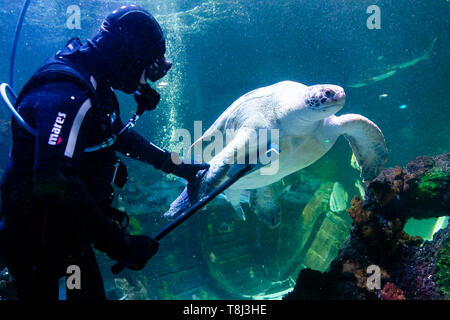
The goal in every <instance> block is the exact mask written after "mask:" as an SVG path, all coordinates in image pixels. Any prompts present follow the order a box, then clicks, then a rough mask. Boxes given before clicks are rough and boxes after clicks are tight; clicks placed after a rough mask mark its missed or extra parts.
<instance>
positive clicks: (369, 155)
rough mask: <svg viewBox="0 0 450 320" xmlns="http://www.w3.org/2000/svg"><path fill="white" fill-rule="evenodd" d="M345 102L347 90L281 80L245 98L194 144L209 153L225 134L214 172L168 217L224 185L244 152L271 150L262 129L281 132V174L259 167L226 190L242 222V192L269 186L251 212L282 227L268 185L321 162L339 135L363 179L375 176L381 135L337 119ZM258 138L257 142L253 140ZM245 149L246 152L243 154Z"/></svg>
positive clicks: (349, 118)
mask: <svg viewBox="0 0 450 320" xmlns="http://www.w3.org/2000/svg"><path fill="white" fill-rule="evenodd" d="M344 103H345V92H344V90H343V89H342V88H341V87H339V86H336V85H330V84H321V85H312V86H306V85H304V84H301V83H298V82H293V81H282V82H279V83H276V84H273V85H270V86H267V87H262V88H259V89H256V90H253V91H251V92H249V93H247V94H245V95H243V96H242V97H240V98H239V99H238V100H236V101H235V102H234V103H233V104H232V105H231V106H230V107H228V108H227V109H226V110H225V111H224V112H223V113H222V115H221V116H220V117H219V118H218V119H217V120H216V121H215V122H214V124H213V125H212V126H211V127H210V128H209V129H208V130H207V131H206V132H205V133H204V134H203V136H202V137H201V138H200V139H198V140H197V141H196V142H195V143H194V144H193V145H192V146H191V148H193V150H195V149H197V148H198V147H199V146H201V144H202V143H203V144H206V148H205V149H204V150H205V151H206V149H207V148H208V146H209V147H210V146H211V144H212V143H213V142H212V141H211V140H212V137H214V138H215V139H214V143H217V140H218V137H220V136H227V140H226V142H225V144H224V148H223V149H222V150H221V151H220V152H216V154H215V155H214V156H213V158H212V159H211V160H210V161H209V164H210V168H209V169H208V170H207V171H204V172H199V173H198V175H197V177H196V179H195V181H193V182H191V183H189V184H188V185H187V187H186V188H185V190H184V191H183V192H182V194H180V195H179V197H178V198H177V199H176V200H175V201H174V202H172V204H171V205H170V208H169V210H168V211H167V212H166V213H165V214H164V216H165V217H166V218H168V219H171V218H175V217H176V216H178V215H179V214H180V213H181V212H182V211H183V210H185V209H186V208H188V207H190V206H191V205H192V204H194V203H195V202H197V201H198V200H199V199H200V198H201V197H203V196H204V195H206V194H207V193H208V192H210V191H211V190H213V189H214V188H215V187H217V186H218V185H219V184H220V183H222V182H223V181H224V180H225V179H226V178H227V172H228V171H229V169H230V167H231V164H232V163H235V162H236V160H237V156H238V155H241V156H242V154H245V155H246V157H247V158H246V159H247V161H249V159H250V158H252V159H254V158H255V157H256V152H259V150H261V149H263V150H267V147H268V145H269V143H272V142H273V141H272V140H270V141H269V139H261V138H262V137H261V134H260V132H263V131H260V130H259V129H278V134H279V143H278V146H279V149H280V153H279V156H278V158H277V159H276V160H275V161H273V162H272V163H270V165H271V166H273V168H276V167H277V168H278V170H276V172H274V173H272V174H267V173H265V174H262V170H264V169H267V168H268V166H269V165H266V166H265V167H262V168H261V167H260V168H259V169H257V170H255V171H253V172H251V173H249V174H248V175H246V176H244V177H243V178H241V179H240V180H238V181H237V182H236V183H235V184H234V185H232V186H231V187H230V188H229V189H228V190H227V191H226V192H225V195H226V197H227V199H228V201H229V202H230V203H231V204H232V206H233V208H234V209H235V211H236V213H237V214H238V215H239V216H240V217H241V218H242V219H245V215H244V212H243V210H242V208H241V206H240V192H241V191H242V190H246V189H258V188H265V189H262V190H253V191H252V193H253V200H252V201H250V205H252V204H253V206H254V208H253V209H254V210H253V211H254V212H256V213H257V215H258V217H259V219H260V220H262V221H263V222H265V223H267V224H268V225H269V226H270V227H272V228H274V227H276V226H278V225H279V223H280V219H281V218H280V213H279V209H278V206H276V205H274V203H270V201H269V199H270V194H271V193H272V194H274V198H276V194H275V192H274V191H273V190H271V188H270V187H269V185H270V184H272V183H274V182H276V181H278V180H280V179H281V178H283V177H285V176H286V175H289V174H291V173H293V172H295V171H298V170H300V169H303V168H305V167H307V166H309V165H310V164H312V163H313V162H315V161H316V160H318V159H319V158H321V157H322V156H323V155H324V154H325V153H326V152H327V151H328V150H330V148H331V147H332V146H333V145H334V143H335V142H336V140H337V138H338V137H339V136H340V135H344V136H345V137H346V138H347V140H348V141H349V143H350V146H351V148H352V150H353V153H354V155H355V157H356V159H357V161H358V164H359V166H360V168H361V176H362V177H363V178H364V179H372V178H374V177H375V176H376V175H377V174H378V173H379V172H380V170H381V169H382V168H383V165H384V163H385V162H386V160H387V149H386V144H385V140H384V137H383V134H382V133H381V130H380V129H379V128H378V127H377V126H376V125H375V124H374V123H373V122H372V121H370V120H369V119H367V118H365V117H363V116H361V115H359V114H345V115H342V116H335V115H334V114H335V113H336V112H338V111H339V110H340V109H341V108H342V107H343V106H344ZM255 134H256V135H258V139H255ZM268 135H269V134H268ZM264 140H268V141H264ZM255 141H258V142H256V144H257V145H258V151H255V148H252V147H251V145H254V144H255ZM204 146H205V145H204ZM242 150H244V153H240V152H242ZM258 196H262V197H263V198H264V199H263V201H257V199H255V197H258ZM250 199H252V197H250ZM273 201H275V200H273Z"/></svg>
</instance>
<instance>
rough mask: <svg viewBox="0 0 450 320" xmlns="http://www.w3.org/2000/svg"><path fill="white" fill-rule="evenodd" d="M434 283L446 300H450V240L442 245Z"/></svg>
mask: <svg viewBox="0 0 450 320" xmlns="http://www.w3.org/2000/svg"><path fill="white" fill-rule="evenodd" d="M436 283H437V284H438V285H439V288H440V289H441V291H442V292H443V293H444V295H445V298H446V299H450V238H447V239H446V240H445V241H444V243H443V244H442V247H441V251H440V252H439V258H438V260H437V262H436Z"/></svg>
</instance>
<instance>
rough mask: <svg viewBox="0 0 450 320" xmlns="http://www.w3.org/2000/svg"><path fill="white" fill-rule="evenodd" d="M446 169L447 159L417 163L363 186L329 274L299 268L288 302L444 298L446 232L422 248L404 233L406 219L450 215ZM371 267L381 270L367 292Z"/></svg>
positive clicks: (448, 281)
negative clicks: (376, 283) (376, 282)
mask: <svg viewBox="0 0 450 320" xmlns="http://www.w3.org/2000/svg"><path fill="white" fill-rule="evenodd" d="M449 164H450V153H446V154H443V155H439V156H436V157H418V158H416V159H415V160H413V161H411V162H410V163H408V165H407V166H406V168H405V169H402V168H400V167H395V168H388V169H386V170H384V171H383V172H382V173H381V174H380V175H379V176H378V177H376V178H375V179H374V180H372V181H370V182H368V183H367V184H366V186H365V187H366V189H365V193H366V200H365V201H363V200H361V198H360V197H359V196H355V197H354V198H353V200H352V201H351V207H350V208H349V209H347V211H348V214H349V216H350V218H351V219H352V220H353V223H352V225H351V226H350V236H349V237H348V238H347V240H346V241H345V243H344V245H343V247H342V249H341V250H340V251H339V253H338V256H337V257H336V259H334V260H333V261H332V262H331V264H330V267H329V271H328V272H324V273H321V272H318V271H313V270H309V269H303V270H302V271H301V272H300V274H299V276H298V279H297V283H296V286H295V288H294V290H293V292H291V293H290V294H289V295H288V296H286V299H364V300H370V299H383V300H405V299H408V300H410V299H412V300H438V299H444V298H445V297H446V298H447V299H448V295H449V289H450V247H449V246H450V243H449V242H450V240H449V236H450V225H449V226H447V228H446V229H442V230H440V231H439V232H437V233H436V234H435V235H434V237H433V240H432V241H426V242H424V243H423V240H422V239H421V238H420V237H411V236H409V235H408V234H407V233H406V232H404V231H403V228H404V226H405V223H406V221H407V220H408V219H409V218H411V217H412V218H416V219H423V218H428V217H439V216H445V215H449V208H450V205H449V204H450V203H449V201H450V188H448V184H449V173H448V167H449ZM422 243H423V245H422ZM370 265H375V266H378V267H379V268H380V271H381V275H380V285H381V287H382V288H383V289H382V290H380V289H376V288H375V289H373V288H372V289H369V288H368V285H367V281H368V279H369V276H370V275H371V274H369V273H368V269H367V268H368V266H370ZM308 277H311V279H315V280H314V281H315V285H312V284H311V283H310V280H309V279H308Z"/></svg>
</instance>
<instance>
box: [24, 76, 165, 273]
mask: <svg viewBox="0 0 450 320" xmlns="http://www.w3.org/2000/svg"><path fill="white" fill-rule="evenodd" d="M37 89H39V90H34V91H33V92H32V93H30V94H28V97H26V98H25V99H24V100H23V104H28V105H32V106H33V108H34V109H35V112H34V114H35V119H34V120H35V121H34V122H35V127H36V128H35V130H36V132H37V138H36V149H35V166H34V186H33V187H34V188H33V189H34V194H35V196H36V198H37V201H38V202H39V203H40V204H41V205H43V206H45V209H46V212H51V213H53V214H54V215H55V216H56V217H57V219H59V221H60V222H61V223H64V224H65V225H66V226H67V228H69V230H70V231H73V234H74V235H76V237H75V238H78V240H80V243H84V242H86V243H89V242H94V245H95V247H96V248H97V249H99V250H101V251H103V252H105V253H107V254H108V255H109V256H110V257H111V258H113V259H115V260H121V261H124V262H125V263H126V264H127V265H130V266H134V267H135V268H141V267H143V266H144V265H145V263H146V262H147V260H148V259H150V257H151V256H152V255H153V254H154V253H155V252H156V251H155V248H156V249H157V244H156V245H155V244H154V242H152V239H150V240H149V239H147V238H148V237H144V238H142V237H141V238H134V237H133V236H129V235H128V233H127V232H126V231H125V229H123V228H121V227H120V226H119V225H118V224H117V223H116V222H114V221H112V220H111V219H110V218H109V217H107V216H105V215H104V213H103V211H102V210H101V208H100V206H99V204H98V203H97V201H96V200H95V199H94V198H93V197H92V195H91V194H90V193H89V192H88V190H87V189H86V187H85V185H84V184H83V182H82V180H81V179H80V173H81V171H80V166H79V163H80V156H81V154H82V153H83V152H84V148H85V147H86V146H85V141H86V136H87V134H89V133H91V134H92V133H95V132H97V125H98V119H97V118H96V116H95V113H92V112H90V110H91V109H90V108H91V105H90V100H89V97H88V95H87V91H86V90H83V89H81V88H79V87H77V86H76V85H74V84H72V83H58V84H54V85H49V86H42V87H39V88H37ZM66 92H67V94H65V93H66ZM75 241H77V239H74V242H75ZM136 247H145V248H146V250H145V251H143V252H138V251H136V250H135V249H133V248H136Z"/></svg>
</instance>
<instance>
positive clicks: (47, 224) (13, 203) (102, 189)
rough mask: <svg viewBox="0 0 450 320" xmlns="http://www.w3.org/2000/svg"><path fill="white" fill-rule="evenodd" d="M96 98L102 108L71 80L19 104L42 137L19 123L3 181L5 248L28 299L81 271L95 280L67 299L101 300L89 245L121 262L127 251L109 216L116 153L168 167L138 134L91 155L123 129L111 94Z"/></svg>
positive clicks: (46, 86) (103, 89)
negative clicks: (73, 267) (71, 268)
mask: <svg viewBox="0 0 450 320" xmlns="http://www.w3.org/2000/svg"><path fill="white" fill-rule="evenodd" d="M96 91H97V94H98V96H99V97H101V100H102V101H101V102H102V103H101V104H102V105H97V104H96V103H95V102H94V99H93V98H92V97H91V95H90V94H89V90H88V89H87V88H83V87H82V86H79V85H78V84H75V83H73V82H71V81H67V82H57V83H52V82H47V83H43V84H42V85H39V86H36V87H34V88H33V89H32V90H31V91H30V92H28V93H27V94H26V95H25V96H24V97H23V99H22V100H21V101H20V103H19V104H18V110H19V112H20V114H21V115H22V116H23V118H24V119H25V121H26V122H27V123H29V124H30V125H31V126H33V127H34V128H35V129H36V131H37V138H34V137H33V136H32V135H30V134H29V133H28V132H26V131H25V130H24V128H23V127H21V126H20V125H19V124H18V123H17V122H16V121H15V120H14V119H13V122H12V133H13V144H12V149H11V154H10V163H9V166H8V168H7V170H6V171H5V174H4V177H3V179H2V214H3V216H4V217H3V218H4V221H3V223H4V227H6V228H5V232H6V234H5V235H4V236H3V239H2V240H1V244H0V246H1V247H2V248H3V250H2V251H4V257H5V260H6V262H7V265H8V267H9V270H10V272H11V273H12V274H13V275H14V276H15V280H16V282H17V283H16V284H17V288H18V290H19V292H18V294H19V295H20V296H22V297H31V296H33V295H49V297H51V296H52V295H55V294H57V291H55V288H56V286H57V279H58V278H59V277H60V276H62V275H64V273H65V270H66V265H70V264H77V265H80V268H81V271H82V275H89V276H90V277H91V278H92V279H90V280H89V281H83V284H84V287H82V290H85V292H83V293H80V292H79V291H78V290H73V292H70V291H69V292H68V295H70V294H82V295H83V298H85V299H86V298H103V297H104V292H103V284H102V281H101V278H100V274H99V271H98V268H97V265H96V261H95V257H94V255H93V252H92V249H91V248H90V243H91V242H93V243H94V245H95V247H96V248H98V249H99V250H101V251H104V252H106V253H107V254H108V255H110V256H111V257H112V258H114V259H117V260H119V259H120V258H121V256H122V255H123V252H122V250H125V247H124V243H123V242H124V232H125V231H124V230H122V229H121V228H120V227H119V226H118V224H117V223H115V222H113V221H112V220H111V219H110V217H108V212H109V209H108V208H109V205H110V203H111V201H112V194H111V192H112V187H111V181H112V177H113V174H114V170H115V164H116V161H117V158H116V155H115V153H116V151H119V152H121V153H123V154H126V155H128V156H130V157H132V158H135V159H139V160H141V161H144V162H147V163H149V164H151V165H153V166H154V167H155V168H157V169H161V167H162V166H163V165H166V164H167V161H168V160H169V161H170V159H168V157H167V153H166V152H165V151H164V150H161V149H160V148H158V147H156V146H154V145H153V144H151V143H150V142H148V141H147V140H145V139H144V138H143V137H142V136H140V135H139V134H138V133H137V132H135V131H134V130H132V129H129V130H128V131H126V132H125V133H124V134H122V135H120V136H119V138H118V140H117V142H116V143H115V144H113V145H112V146H110V147H107V148H103V149H100V150H98V151H94V152H85V151H84V149H85V148H86V147H90V146H93V145H98V144H99V143H101V142H102V141H104V140H105V139H106V138H108V137H110V136H111V135H112V134H113V133H115V134H117V133H118V132H119V131H120V130H121V129H122V128H123V127H124V124H123V123H122V121H121V120H120V118H119V108H118V103H117V99H116V97H115V94H114V93H113V91H112V90H111V89H110V87H108V86H107V85H105V84H104V83H101V82H99V83H98V84H97V89H96ZM33 268H37V269H36V270H35V271H32V269H33ZM86 269H89V270H86ZM42 272H44V273H46V274H44V275H42V274H40V273H42ZM49 277H50V278H52V279H50V281H49V279H48V278H49ZM36 281H40V282H43V283H41V284H39V283H35V282H36ZM33 283H34V284H33ZM48 283H52V285H51V286H50V287H49V286H48ZM43 286H44V287H43ZM53 286H54V287H53ZM21 290H22V292H21ZM86 291H88V293H86ZM53 298H55V297H54V296H53Z"/></svg>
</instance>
